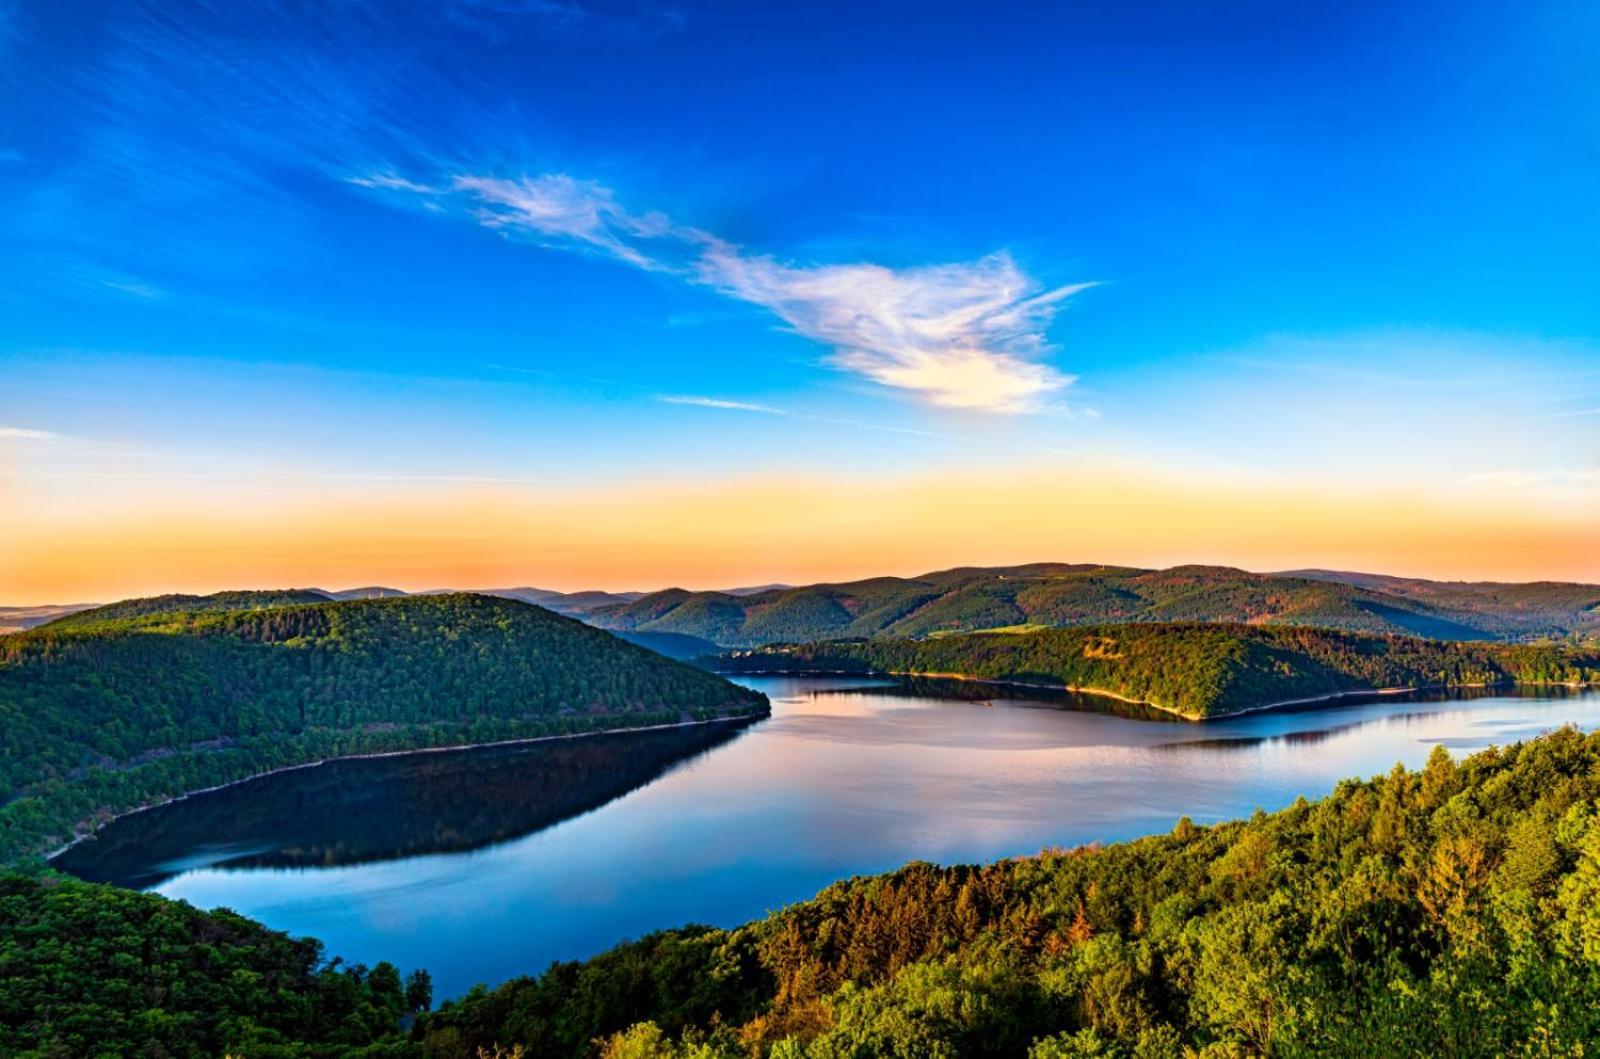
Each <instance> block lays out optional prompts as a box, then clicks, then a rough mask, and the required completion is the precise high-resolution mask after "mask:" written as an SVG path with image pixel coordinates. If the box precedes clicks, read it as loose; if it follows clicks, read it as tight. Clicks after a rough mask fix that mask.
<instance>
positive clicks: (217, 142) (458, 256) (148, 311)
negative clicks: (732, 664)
mask: <svg viewBox="0 0 1600 1059" xmlns="http://www.w3.org/2000/svg"><path fill="white" fill-rule="evenodd" d="M1596 39H1600V9H1597V8H1595V7H1594V5H1592V4H1584V3H1535V4H1513V3H1493V4H1490V3H1457V4H1448V5H1434V4H1408V3H1400V4H1385V5H1378V4H1332V3H1330V4H1269V3H1261V4H1248V3H1242V4H1228V5H1195V4H1140V3H1133V4H1121V3H1103V4H1071V5H1067V4H1063V5H1036V4H1018V5H1008V4H996V3H986V4H982V5H954V4H933V5H926V4H923V5H915V6H909V5H906V6H901V5H856V4H845V5H827V4H806V5H776V4H762V5H749V4H725V5H719V4H698V3H684V4H679V5H670V6H659V5H622V4H588V3H582V2H574V3H566V2H558V0H446V2H442V3H439V4H433V5H396V4H384V3H377V2H359V0H339V2H330V3H304V4H292V5H279V4H262V3H256V2H252V0H245V2H233V3H227V4H221V3H218V4H204V3H151V4H145V3H107V4H94V3H77V2H51V3H44V2H27V0H24V2H15V0H12V2H10V3H9V4H7V3H5V2H3V0H0V201H3V202H4V203H5V209H4V211H3V214H0V314H3V319H4V321H5V324H4V327H3V328H0V378H3V379H4V380H5V382H4V385H3V387H0V467H3V468H4V469H6V470H7V473H8V475H9V479H8V481H9V482H10V483H11V484H10V485H8V486H5V487H3V488H8V489H10V490H13V491H14V496H15V499H16V502H18V503H28V504H31V505H34V506H35V507H41V506H50V505H60V509H61V510H62V511H67V510H69V509H71V510H73V511H80V510H83V508H82V507H81V505H82V504H83V503H85V502H86V498H85V496H84V495H82V494H83V493H84V492H85V491H90V492H98V491H101V490H102V489H103V488H104V487H103V486H101V485H85V484H84V483H85V482H94V483H101V482H105V481H108V480H109V481H118V480H127V481H135V482H138V481H152V480H153V481H159V482H160V483H161V484H162V488H163V489H177V490H181V489H182V488H183V487H182V486H181V485H180V484H178V483H182V482H186V481H188V482H201V483H203V482H208V481H215V480H223V481H227V482H229V483H232V484H235V485H237V484H240V483H245V484H248V483H250V482H252V481H257V482H282V481H285V480H287V479H293V478H294V477H295V476H296V475H303V476H307V477H308V478H315V477H317V476H325V477H326V476H338V477H339V478H340V479H341V480H349V481H352V482H354V481H358V480H372V481H376V482H383V481H394V480H405V479H416V480H418V481H427V480H437V481H439V482H441V483H449V482H468V481H482V482H484V483H501V484H506V485H509V486H514V485H519V484H520V485H526V486H527V487H529V488H535V489H537V488H545V487H547V488H552V489H571V488H575V487H579V486H582V487H591V486H594V485H596V484H597V483H603V484H607V485H608V486H609V487H610V488H614V489H616V490H620V491H627V490H629V489H633V488H636V487H637V486H638V485H639V483H640V482H641V481H660V480H662V479H663V478H670V477H673V476H678V477H686V478H693V479H694V480H696V481H710V482H718V481H732V480H735V479H745V478H749V477H750V476H760V475H763V474H780V473H782V474H799V473H805V474H811V475H818V476H826V475H828V474H836V475H868V476H870V475H878V476H881V477H885V478H894V477H895V476H900V477H904V476H906V475H910V474H917V473H943V472H946V471H949V470H950V469H952V468H959V469H962V470H963V471H964V472H965V473H970V474H972V475H977V476H984V475H991V474H993V473H996V472H997V471H1000V470H1004V469H1007V468H1012V467H1016V466H1019V465H1026V466H1029V467H1044V468H1047V469H1048V468H1056V469H1059V470H1061V471H1062V472H1063V473H1072V472H1076V471H1080V470H1083V469H1085V468H1096V469H1106V468H1118V467H1138V468H1141V469H1143V470H1144V471H1148V472H1150V473H1156V474H1161V475H1166V476H1176V477H1179V478H1182V477H1184V476H1205V475H1219V476H1222V477H1224V478H1227V479H1228V480H1230V481H1238V480H1253V479H1254V478H1257V477H1261V476H1266V477H1267V478H1271V479H1273V480H1300V479H1303V478H1308V477H1309V478H1310V479H1311V480H1314V481H1315V482H1318V483H1323V484H1326V486H1327V487H1328V488H1330V489H1342V488H1350V489H1359V488H1362V487H1363V486H1364V485H1367V484H1370V483H1372V482H1374V481H1381V482H1382V483H1383V484H1384V486H1385V487H1386V488H1392V489H1397V490H1401V491H1404V490H1406V489H1408V488H1413V487H1420V486H1422V485H1425V484H1426V485H1429V486H1432V485H1436V484H1438V483H1439V482H1441V481H1444V482H1446V483H1447V484H1453V485H1454V486H1460V485H1461V484H1462V483H1476V485H1475V486H1474V487H1478V486H1482V485H1483V484H1484V483H1491V484H1494V485H1496V486H1497V487H1505V488H1510V487H1512V486H1515V487H1516V488H1519V489H1523V490H1524V492H1521V493H1512V494H1507V495H1506V497H1505V499H1508V500H1510V501H1514V502H1519V503H1520V502H1535V503H1543V502H1546V501H1549V502H1556V503H1560V504H1565V505H1567V506H1568V507H1569V508H1570V507H1571V506H1572V505H1574V504H1576V505H1579V506H1580V507H1581V511H1580V515H1581V516H1582V517H1585V518H1587V517H1589V516H1590V515H1591V514H1592V513H1593V497H1594V494H1595V493H1596V492H1600V480H1597V477H1596V473H1597V472H1596V468H1597V466H1600V444H1597V440H1600V415H1597V414H1596V413H1597V412H1600V292H1597V290H1596V280H1597V277H1600V209H1597V208H1596V205H1595V204H1596V202H1597V201H1600V199H1597V195H1596V190H1597V187H1600V180H1597V178H1600V64H1596V63H1595V62H1594V61H1593V58H1594V57H1593V47H1592V44H1593V41H1594V40H1596ZM124 484H125V483H124ZM192 488H194V489H202V488H203V487H202V486H199V485H196V486H193V487H192ZM128 489H129V492H130V493H132V494H137V493H138V490H137V489H133V488H132V487H128ZM1528 490H1532V491H1531V492H1530V491H1528ZM75 491H76V492H75ZM137 499H138V498H137V495H134V497H133V499H132V500H128V501H126V502H125V503H124V504H123V507H121V508H119V509H118V510H119V511H121V512H123V513H126V512H128V511H131V510H133V507H137ZM201 500H203V498H197V499H196V502H201ZM104 502H105V503H106V504H112V503H113V501H112V500H106V501H104ZM129 504H132V505H133V507H129V506H128V505H129ZM73 517H78V516H76V515H66V514H63V515H61V518H62V519H70V518H73ZM1050 557H1052V558H1065V557H1067V556H1050ZM1072 557H1074V558H1077V556H1072ZM781 565H782V564H781V563H777V562H775V563H774V566H775V567H776V566H781ZM1490 565H1492V564H1490ZM555 573H556V575H557V576H558V578H559V571H556V572H555ZM781 574H782V571H781V570H778V569H775V570H774V576H779V575H781Z"/></svg>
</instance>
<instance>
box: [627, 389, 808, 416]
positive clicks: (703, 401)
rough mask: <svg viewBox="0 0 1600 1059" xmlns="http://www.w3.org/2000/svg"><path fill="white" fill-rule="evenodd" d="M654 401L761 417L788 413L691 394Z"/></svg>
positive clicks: (780, 409)
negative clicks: (757, 414) (759, 414)
mask: <svg viewBox="0 0 1600 1059" xmlns="http://www.w3.org/2000/svg"><path fill="white" fill-rule="evenodd" d="M656 400H658V401H660V402H662V403H663V404H679V405H692V406H694V407H695V408H720V409H722V410H724V411H729V412H760V413H761V414H762V415H769V416H786V415H788V414H789V413H788V411H787V410H785V409H782V408H774V407H772V406H771V405H765V404H752V403H750V402H749V401H725V400H723V399H722V398H720V397H696V396H694V395H692V394H662V395H661V396H660V397H657V398H656Z"/></svg>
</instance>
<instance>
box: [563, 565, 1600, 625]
mask: <svg viewBox="0 0 1600 1059" xmlns="http://www.w3.org/2000/svg"><path fill="white" fill-rule="evenodd" d="M1338 576H1340V575H1325V574H1323V573H1322V572H1320V571H1310V572H1307V574H1306V575H1305V576H1298V575H1289V574H1253V573H1249V572H1247V571H1244V570H1235V569H1231V568H1228V567H1212V566H1180V567H1174V568H1172V569H1170V570H1139V569H1133V568H1129V567H1108V566H1093V565H1088V566H1074V565H1068V564H1060V563H1040V564H1035V565H1031V566H1017V567H1001V568H994V569H982V568H963V569H957V570H945V571H941V572H938V573H932V574H925V575H923V576H921V577H914V578H897V577H880V578H873V579H871V580H866V581H855V582H849V583H844V584H831V585H810V586H806V587H801V588H777V589H771V590H767V591H759V592H753V593H749V594H739V595H735V594H732V593H725V592H687V591H685V590H683V589H668V590H666V591H663V592H654V593H651V594H649V595H646V596H643V597H641V598H640V599H637V600H634V601H631V602H625V603H614V604H611V605H609V606H600V607H596V608H593V609H591V610H589V611H587V612H586V614H585V617H586V618H587V620H590V621H592V622H594V623H596V624H598V625H601V626H603V627H605V628H611V629H622V630H629V631H643V632H671V633H680V634H684V635H689V636H698V637H702V638H704V639H707V640H712V641H714V642H716V643H719V644H723V645H725V646H751V645H757V644H767V643H780V642H799V641H808V640H834V639H849V638H855V637H880V636H888V637H912V638H915V637H924V636H930V635H934V634H937V633H948V632H972V631H977V630H981V629H992V628H1004V627H1007V626H1013V625H1027V624H1036V625H1063V626H1069V625H1096V624H1105V623H1111V622H1174V621H1214V622H1239V623H1252V624H1272V625H1309V626H1320V627H1325V628H1335V629H1344V630H1348V631H1352V632H1372V633H1405V634H1411V635H1416V636H1427V637H1432V638H1438V639H1453V640H1491V639H1502V640H1531V639H1540V638H1549V637H1554V638H1561V637H1566V636H1574V635H1575V636H1579V637H1582V636H1591V637H1594V636H1600V586H1595V585H1549V584H1534V585H1478V586H1470V585H1469V586H1453V587H1452V588H1451V589H1450V590H1449V591H1445V590H1444V589H1442V588H1440V587H1438V586H1437V583H1435V582H1409V581H1405V580H1404V579H1398V578H1394V579H1377V580H1379V581H1383V582H1384V583H1383V584H1381V585H1380V584H1376V583H1374V584H1355V583H1344V582H1341V581H1338V580H1337V579H1336V578H1337V577H1338ZM1347 576H1352V577H1359V576H1361V575H1347ZM1429 586H1433V587H1429Z"/></svg>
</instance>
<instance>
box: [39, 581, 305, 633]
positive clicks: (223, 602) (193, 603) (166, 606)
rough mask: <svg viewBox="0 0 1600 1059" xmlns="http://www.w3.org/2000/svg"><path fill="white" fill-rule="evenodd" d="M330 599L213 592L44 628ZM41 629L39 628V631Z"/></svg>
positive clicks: (92, 612)
mask: <svg viewBox="0 0 1600 1059" xmlns="http://www.w3.org/2000/svg"><path fill="white" fill-rule="evenodd" d="M333 599H334V597H333V596H332V595H330V594H328V593H326V592H323V591H321V590H320V589H315V588H285V589H252V590H245V591H236V592H216V593H213V594H212V595H209V596H187V595H181V594H176V593H175V594H172V595H166V596H146V597H144V598H141V599H124V600H121V601H120V602H117V603H107V604H105V605H104V606H101V607H91V608H89V609H88V610H80V611H75V612H73V613H71V614H68V615H66V616H65V617H60V618H57V619H55V620H54V621H52V622H48V623H47V624H48V626H49V627H50V628H53V629H64V628H74V627H81V626H86V625H97V624H99V623H101V622H108V621H121V620H123V619H125V618H140V617H143V616H145V615H146V614H170V613H173V612H174V611H183V612H186V613H203V612H206V611H217V610H261V609H263V608H266V607H286V606H290V605H292V604H295V603H329V602H332V601H333ZM44 627H45V626H39V628H44Z"/></svg>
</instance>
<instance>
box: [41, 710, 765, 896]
mask: <svg viewBox="0 0 1600 1059" xmlns="http://www.w3.org/2000/svg"><path fill="white" fill-rule="evenodd" d="M771 716H772V709H771V707H770V706H769V707H768V709H767V712H766V713H758V714H749V715H746V716H738V717H713V718H711V719H710V720H705V721H673V722H672V723H670V724H646V725H640V726H638V727H635V728H602V729H598V730H596V731H593V732H565V733H563V734H561V735H530V736H524V737H521V738H517V739H494V740H491V741H489V742H487V743H451V744H449V745H448V746H419V747H415V748H413V749H410V750H375V751H372V752H371V753H367V754H338V755H335V756H334V757H325V758H318V759H317V760H316V761H302V762H300V763H299V764H297V765H280V766H278V767H277V768H272V769H265V770H263V771H261V772H252V773H251V774H250V775H248V776H241V777H240V778H238V779H236V780H229V781H228V782H227V783H217V784H213V785H212V786H210V787H198V788H196V789H194V790H192V791H184V792H183V793H182V794H175V795H173V796H172V797H171V798H165V799H163V800H161V801H159V802H152V803H151V804H149V805H141V806H137V807H136V808H133V809H125V810H123V811H122V812H120V813H114V814H112V815H111V816H110V817H108V818H107V819H106V820H105V821H104V822H102V823H101V824H100V825H99V826H98V827H96V828H95V829H94V830H93V831H89V832H86V833H84V834H81V835H77V836H75V837H74V838H73V839H72V841H70V842H68V843H66V844H65V845H63V846H58V847H57V848H55V849H53V850H51V851H50V852H48V853H42V854H39V856H40V857H41V858H42V859H43V860H44V861H45V863H47V864H48V863H50V862H51V861H53V860H55V859H56V858H57V857H59V856H61V855H62V854H63V853H65V852H67V851H68V850H69V849H72V848H73V847H75V846H77V845H78V844H79V843H81V842H85V841H88V840H89V839H91V838H94V837H95V835H96V834H98V833H99V831H100V829H101V828H104V827H108V826H110V825H111V824H114V823H116V822H117V821H118V820H121V819H124V818H125V817H129V816H134V815H137V814H138V813H147V812H150V811H151V810H152V809H160V808H161V807H163V806H167V805H172V804H174V803H175V802H181V801H185V800H187V799H189V798H197V797H199V796H200V795H202V794H211V793H213V792H215V791H224V790H227V789H228V788H229V787H237V786H239V785H240V784H241V783H250V782H251V781H253V780H259V779H262V778H264V777H266V776H277V775H280V774H281V773H285V772H298V771H300V770H301V769H314V768H317V767H319V766H321V765H329V764H334V763H336V762H340V761H369V760H376V759H378V758H389V757H407V756H410V755H412V754H443V753H449V752H451V751H462V750H489V749H492V748H494V747H501V746H526V745H530V744H533V743H551V742H556V741H558V740H563V739H594V738H597V737H600V736H608V735H632V734H633V733H635V732H666V731H672V730H674V729H679V728H696V727H700V726H702V725H713V724H748V723H753V722H755V721H764V720H766V719H767V718H769V717H771Z"/></svg>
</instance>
